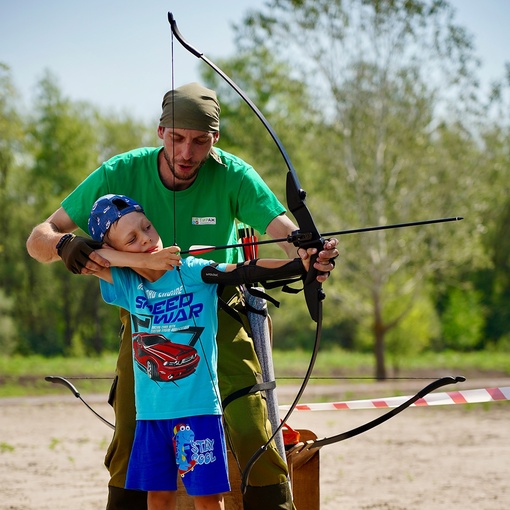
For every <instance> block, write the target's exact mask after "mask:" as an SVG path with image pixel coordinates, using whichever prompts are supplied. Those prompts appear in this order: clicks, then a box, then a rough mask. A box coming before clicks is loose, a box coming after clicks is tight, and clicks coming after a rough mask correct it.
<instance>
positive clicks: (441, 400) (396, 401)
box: [279, 386, 510, 411]
mask: <svg viewBox="0 0 510 510" xmlns="http://www.w3.org/2000/svg"><path fill="white" fill-rule="evenodd" d="M410 398H411V395H410V396H407V397H388V398H377V399H370V400H348V401H345V402H325V403H318V404H298V405H297V406H296V408H295V411H339V410H342V409H387V408H391V407H397V406H399V405H400V404H403V403H404V402H405V401H406V400H409V399H410ZM500 400H510V386H506V387H503V388H481V389H478V390H464V391H449V392H443V393H431V394H429V395H426V396H425V397H423V398H420V399H419V400H417V401H416V402H415V403H414V404H412V406H441V405H446V404H477V403H480V402H493V401H500ZM289 407H290V406H288V405H285V406H279V410H280V411H288V409H289Z"/></svg>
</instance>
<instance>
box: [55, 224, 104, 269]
mask: <svg viewBox="0 0 510 510" xmlns="http://www.w3.org/2000/svg"><path fill="white" fill-rule="evenodd" d="M102 244H103V243H100V242H99V241H94V240H93V239H88V238H86V237H81V236H76V235H74V234H64V236H63V237H62V240H61V242H59V243H58V245H57V246H58V248H57V252H58V254H59V256H60V258H61V259H62V260H63V261H64V264H65V266H66V267H67V269H69V271H71V273H74V274H80V273H82V274H90V273H93V272H94V270H93V269H94V268H93V267H91V268H87V267H86V266H87V263H88V265H89V266H91V264H93V265H94V266H95V265H96V263H99V264H98V265H99V266H100V267H105V266H104V265H102V264H100V262H101V260H104V259H102V258H101V257H99V256H97V257H98V258H97V260H95V261H94V260H91V259H90V258H89V256H90V254H91V253H93V252H94V250H98V249H99V248H101V246H102ZM105 262H106V263H107V262H108V261H105Z"/></svg>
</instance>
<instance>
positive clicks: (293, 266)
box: [202, 258, 309, 285]
mask: <svg viewBox="0 0 510 510" xmlns="http://www.w3.org/2000/svg"><path fill="white" fill-rule="evenodd" d="M308 266H309V263H308V262H307V261H303V260H301V259H300V258H295V259H292V260H288V259H286V260H282V259H256V260H251V261H246V262H244V263H243V264H237V265H236V264H227V265H226V269H225V271H220V270H219V269H218V268H217V267H216V266H213V265H209V266H206V267H204V268H203V269H202V280H203V281H204V282H205V283H217V284H218V283H222V284H225V285H239V284H242V283H258V282H264V281H268V280H271V281H278V280H285V279H287V278H290V277H294V276H304V275H305V274H306V272H307V270H308Z"/></svg>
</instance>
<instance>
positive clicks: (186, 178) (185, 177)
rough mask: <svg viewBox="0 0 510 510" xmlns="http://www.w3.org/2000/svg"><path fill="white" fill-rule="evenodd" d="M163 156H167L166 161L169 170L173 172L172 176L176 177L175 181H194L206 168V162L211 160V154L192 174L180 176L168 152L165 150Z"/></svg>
mask: <svg viewBox="0 0 510 510" xmlns="http://www.w3.org/2000/svg"><path fill="white" fill-rule="evenodd" d="M163 155H164V156H165V161H166V163H167V165H168V168H169V169H170V172H172V175H173V176H174V178H175V179H179V180H180V181H194V180H195V179H196V177H197V174H198V171H199V170H200V169H201V168H202V167H203V166H204V164H205V162H206V161H207V159H208V158H209V154H208V155H207V156H206V157H205V159H203V160H202V161H201V162H200V163H199V165H198V166H197V168H196V169H195V170H194V171H193V172H191V173H188V172H186V173H184V174H183V175H179V174H178V173H177V172H176V170H175V166H174V165H173V164H172V162H171V160H170V156H169V155H168V152H167V150H166V149H165V148H164V149H163Z"/></svg>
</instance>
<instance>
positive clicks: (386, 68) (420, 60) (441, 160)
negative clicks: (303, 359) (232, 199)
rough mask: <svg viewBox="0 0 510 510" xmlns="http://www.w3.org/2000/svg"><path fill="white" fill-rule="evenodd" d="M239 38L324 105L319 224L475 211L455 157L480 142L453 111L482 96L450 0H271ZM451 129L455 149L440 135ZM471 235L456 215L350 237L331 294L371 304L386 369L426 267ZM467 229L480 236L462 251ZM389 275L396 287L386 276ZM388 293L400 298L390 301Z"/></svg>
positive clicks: (468, 253)
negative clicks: (390, 343)
mask: <svg viewBox="0 0 510 510" xmlns="http://www.w3.org/2000/svg"><path fill="white" fill-rule="evenodd" d="M238 43H239V45H240V47H241V49H242V50H245V51H248V48H251V49H252V51H255V52H256V51H259V52H260V51H261V50H260V48H261V47H263V48H267V50H268V51H270V52H272V53H273V54H277V55H278V59H282V60H286V61H287V62H289V66H290V67H291V76H293V77H299V78H300V79H301V80H302V81H303V82H304V83H306V84H307V88H308V91H309V93H310V94H311V95H313V98H314V102H315V104H316V105H320V106H321V110H322V131H321V132H320V133H319V134H317V133H316V137H315V145H314V146H313V149H314V153H315V161H314V164H313V166H312V168H313V174H314V176H315V178H316V179H319V178H320V179H321V181H322V182H323V183H327V186H323V187H322V191H321V199H322V202H323V203H324V202H325V203H326V205H322V207H321V210H322V211H323V214H322V215H320V214H319V217H320V218H321V219H322V220H323V221H322V224H326V222H327V224H328V226H329V225H331V226H332V225H334V226H335V229H336V228H338V227H342V225H345V226H346V227H353V226H368V225H376V224H387V223H398V222H401V221H408V220H415V219H423V218H427V217H441V216H451V215H460V216H464V215H466V216H468V215H469V214H468V213H474V214H473V215H472V218H473V220H474V221H475V223H476V222H478V221H479V215H478V214H477V213H476V206H474V204H473V203H469V204H468V203H466V198H467V197H468V196H469V195H470V194H471V193H472V192H471V193H470V192H469V191H468V190H467V188H469V187H472V179H473V176H474V175H475V171H476V170H477V168H476V166H475V165H474V164H473V163H469V162H468V163H467V164H466V166H461V165H460V164H459V163H458V161H456V158H457V157H458V156H459V154H462V153H463V152H464V153H466V154H469V153H471V154H473V153H476V147H477V145H476V143H475V140H474V138H473V136H472V135H471V133H470V132H469V130H467V129H466V128H465V126H464V125H463V124H462V122H460V121H457V122H450V119H458V118H459V117H455V114H456V113H458V112H459V111H464V112H466V111H468V108H467V106H466V105H467V104H468V103H467V102H466V100H467V99H469V100H470V101H471V102H472V101H473V100H474V92H475V91H476V80H475V75H474V72H475V71H476V68H477V60H476V58H475V57H474V54H473V51H472V43H471V40H470V38H469V37H468V35H467V34H466V33H465V31H464V30H463V29H462V28H461V27H459V26H456V25H455V24H454V21H453V11H452V9H451V8H450V6H449V5H448V3H447V2H444V1H440V0H438V1H407V0H406V1H403V0H401V1H398V0H372V1H370V0H349V1H340V0H336V1H331V0H313V1H312V0H299V1H298V0H273V1H272V2H269V3H268V4H267V8H266V9H265V10H262V11H260V12H252V13H250V14H249V15H248V16H247V17H246V18H245V20H244V24H243V25H242V26H240V27H238ZM255 48H258V49H255ZM470 104H471V103H470ZM469 112H470V114H476V109H472V108H469ZM441 118H442V119H444V120H443V121H442V122H441V121H440V119H441ZM318 124H319V123H317V124H316V125H318ZM449 137H452V138H454V139H455V141H456V143H457V145H456V149H458V150H457V151H456V153H455V154H452V153H450V152H448V147H445V140H446V139H448V138H449ZM475 159H479V158H478V157H477V158H475ZM324 169H328V170H329V173H326V172H325V171H324ZM319 176H320V177H319ZM324 188H326V189H324ZM464 192H466V193H465V194H464ZM461 197H462V198H461ZM326 230H329V229H328V228H326ZM330 230H333V228H331V229H330ZM474 234H475V235H473V231H472V230H469V229H468V228H467V227H466V226H464V225H462V224H459V225H455V226H441V227H436V228H433V229H432V228H430V227H427V228H421V229H412V230H411V229H408V230H406V231H403V230H402V231H399V232H389V231H384V232H378V233H375V234H366V235H360V236H357V237H351V238H350V239H345V240H344V239H342V245H341V252H342V258H343V261H342V262H343V263H342V267H341V269H339V270H337V272H336V275H338V276H336V278H337V279H338V278H340V281H339V285H338V286H336V287H335V289H334V291H333V292H332V291H331V290H332V289H331V285H328V287H329V289H328V290H329V294H330V295H332V296H333V302H334V303H335V304H333V305H332V304H331V303H330V307H331V306H332V307H333V308H336V303H338V304H340V303H341V305H342V307H343V308H344V310H348V313H349V314H350V315H352V316H358V318H359V317H363V316H366V315H370V316H371V330H372V335H373V339H374V353H375V358H376V377H377V378H378V379H384V378H385V377H386V367H385V356H384V353H385V337H386V335H387V334H388V333H389V332H390V331H391V330H392V329H393V328H395V327H397V325H398V324H399V323H400V321H402V320H403V318H404V317H405V316H406V314H408V313H409V312H410V311H411V310H412V309H413V304H414V300H415V298H416V296H417V295H419V293H420V290H421V289H422V288H423V287H424V286H425V285H426V283H427V281H428V279H429V278H430V277H431V276H433V275H435V274H437V273H438V272H441V273H442V274H443V275H445V274H447V272H448V268H449V267H450V266H451V265H452V264H453V263H456V264H466V263H472V261H473V259H474V253H477V251H476V247H477V246H479V245H480V240H479V237H477V235H476V231H475V233H474ZM468 236H469V238H470V241H469V245H470V246H472V247H474V249H471V248H467V247H466V248H465V249H462V250H459V249H458V247H459V246H465V245H467V242H466V241H467V239H468ZM478 252H479V251H478ZM402 275H404V278H403V277H402ZM395 278H397V280H395V281H398V282H399V285H398V286H397V285H391V282H392V280H394V279H395ZM340 285H341V286H340ZM344 289H348V290H347V291H345V290H344ZM390 298H391V300H398V301H400V302H403V303H405V306H402V307H399V310H397V309H393V310H389V309H388V307H387V306H385V303H386V302H387V301H388V300H389V299H390ZM325 308H326V310H327V307H325Z"/></svg>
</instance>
